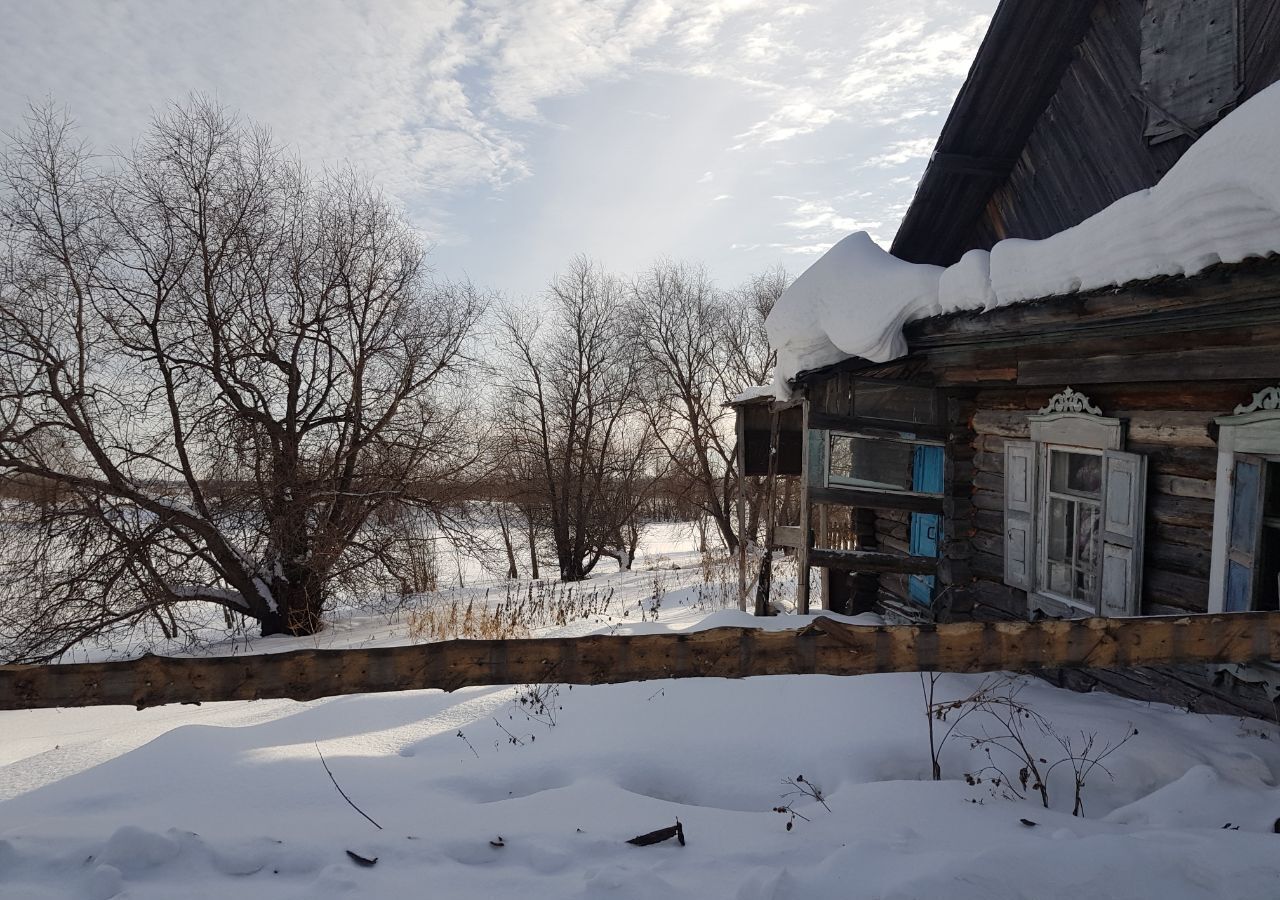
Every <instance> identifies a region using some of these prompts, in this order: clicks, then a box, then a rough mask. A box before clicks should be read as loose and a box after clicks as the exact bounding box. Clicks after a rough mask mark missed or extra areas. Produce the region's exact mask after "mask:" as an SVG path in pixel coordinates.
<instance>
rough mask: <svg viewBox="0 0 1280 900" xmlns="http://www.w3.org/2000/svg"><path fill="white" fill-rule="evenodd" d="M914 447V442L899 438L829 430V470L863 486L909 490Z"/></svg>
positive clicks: (835, 475) (839, 476)
mask: <svg viewBox="0 0 1280 900" xmlns="http://www.w3.org/2000/svg"><path fill="white" fill-rule="evenodd" d="M914 450H915V447H914V445H912V444H908V443H903V442H902V441H887V440H876V439H873V438H860V437H854V436H853V435H848V434H833V435H832V436H831V465H830V472H831V475H832V477H834V478H839V479H843V480H846V481H851V482H856V483H857V484H858V485H860V486H863V487H871V488H880V489H883V490H892V491H909V490H911V483H912V481H911V463H912V458H913V456H914Z"/></svg>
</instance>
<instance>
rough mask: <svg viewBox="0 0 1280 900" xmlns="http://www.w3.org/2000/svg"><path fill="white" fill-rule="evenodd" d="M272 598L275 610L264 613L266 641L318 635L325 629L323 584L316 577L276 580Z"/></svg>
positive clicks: (263, 624)
mask: <svg viewBox="0 0 1280 900" xmlns="http://www.w3.org/2000/svg"><path fill="white" fill-rule="evenodd" d="M271 595H272V597H273V599H274V600H275V609H267V610H265V611H264V612H263V615H262V619H261V621H262V636H263V637H269V636H271V635H273V634H287V635H289V636H290V637H301V636H304V635H308V634H316V633H317V632H319V631H320V630H321V629H323V628H324V596H323V591H322V589H321V580H320V579H319V578H317V577H316V576H314V575H310V576H304V577H301V578H297V579H295V580H293V581H289V580H286V579H283V578H278V579H275V580H274V581H273V583H272V590H271Z"/></svg>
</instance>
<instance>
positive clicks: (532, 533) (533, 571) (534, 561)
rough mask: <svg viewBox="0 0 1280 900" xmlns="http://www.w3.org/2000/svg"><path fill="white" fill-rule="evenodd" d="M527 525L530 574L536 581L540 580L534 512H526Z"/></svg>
mask: <svg viewBox="0 0 1280 900" xmlns="http://www.w3.org/2000/svg"><path fill="white" fill-rule="evenodd" d="M525 524H526V525H527V527H528V534H529V574H530V576H532V578H533V580H534V581H537V580H538V577H539V576H538V535H537V529H536V528H535V527H534V524H533V511H532V510H526V511H525Z"/></svg>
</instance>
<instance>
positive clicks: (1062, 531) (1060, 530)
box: [1049, 497, 1075, 564]
mask: <svg viewBox="0 0 1280 900" xmlns="http://www.w3.org/2000/svg"><path fill="white" fill-rule="evenodd" d="M1074 513H1075V504H1073V503H1072V502H1071V501H1070V500H1062V499H1060V498H1058V497H1053V498H1051V499H1050V500H1049V559H1050V560H1056V561H1058V562H1065V563H1068V564H1070V562H1071V533H1072V532H1073V531H1075V527H1074V521H1073V520H1074Z"/></svg>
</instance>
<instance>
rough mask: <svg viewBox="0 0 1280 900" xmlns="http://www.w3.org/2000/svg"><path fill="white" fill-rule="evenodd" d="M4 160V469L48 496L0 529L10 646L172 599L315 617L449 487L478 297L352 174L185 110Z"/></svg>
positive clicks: (0, 185)
mask: <svg viewBox="0 0 1280 900" xmlns="http://www.w3.org/2000/svg"><path fill="white" fill-rule="evenodd" d="M0 173H2V178H0V215H2V216H3V218H2V219H0V222H2V223H3V226H4V231H3V232H0V241H2V243H0V259H3V270H2V271H0V476H6V475H7V476H11V477H23V478H30V479H37V480H40V481H43V482H47V483H49V484H52V485H56V487H57V490H56V493H55V499H53V500H52V501H50V502H48V503H45V504H43V505H42V506H40V507H39V508H38V509H34V510H33V509H30V508H28V509H26V510H25V511H23V513H22V514H21V516H18V518H23V517H25V518H26V519H27V520H28V521H25V522H21V523H18V524H15V525H14V526H13V527H14V528H15V529H17V531H18V532H20V533H21V534H22V535H23V538H22V539H21V540H19V541H18V542H16V543H13V542H9V541H6V549H5V554H4V559H3V562H2V564H3V571H2V572H0V604H3V608H2V609H0V613H2V616H0V629H3V632H0V639H4V640H7V642H8V643H10V645H11V649H10V651H9V652H10V654H11V655H14V656H15V658H19V659H41V658H51V657H53V656H55V655H57V654H58V653H59V652H62V651H63V650H64V649H65V648H66V647H68V646H70V645H72V644H74V643H75V642H76V641H78V640H80V639H82V638H83V637H85V636H87V635H89V634H92V633H94V632H95V631H98V630H101V629H103V628H105V627H108V626H109V625H110V624H111V623H113V622H120V621H130V620H132V619H134V618H136V617H137V616H139V615H142V614H144V613H146V612H147V611H149V610H151V609H154V608H156V607H157V606H168V607H172V606H174V605H176V604H185V603H190V602H192V601H201V602H207V603H214V604H219V605H221V606H223V607H225V608H226V609H227V610H229V611H233V612H235V613H239V614H243V615H245V616H248V617H250V618H252V619H256V620H258V621H259V622H260V623H261V626H262V631H263V633H264V634H273V633H281V632H283V633H288V634H307V633H311V632H313V631H315V630H317V629H318V628H320V627H321V626H322V622H323V616H324V610H325V605H326V602H327V600H328V598H329V596H330V594H331V591H332V589H333V587H334V586H335V585H337V584H340V583H342V582H343V580H344V579H346V580H352V581H353V583H358V582H361V581H362V579H366V578H368V577H370V573H372V572H374V571H375V570H378V569H379V567H385V565H387V564H388V563H391V562H393V561H394V559H393V558H394V554H393V553H392V552H391V551H392V549H393V548H394V546H395V543H396V542H395V536H396V534H397V533H399V529H398V527H397V526H396V522H397V517H396V516H394V515H390V514H389V511H390V510H391V508H392V507H394V506H396V505H398V504H405V503H412V504H418V505H420V506H422V507H424V508H428V509H429V508H432V507H433V506H438V505H439V504H441V503H443V502H446V501H448V500H449V499H450V497H449V494H450V485H456V484H457V483H458V482H459V481H461V480H462V476H463V474H464V472H465V465H466V462H467V460H468V458H469V456H468V450H469V448H468V445H467V442H466V440H465V438H464V435H465V433H466V432H465V430H460V429H457V428H456V427H454V422H453V417H454V415H455V413H457V412H458V410H459V409H460V408H461V401H462V397H463V395H462V393H461V391H459V390H458V389H457V388H458V384H457V376H458V374H459V372H460V367H461V366H462V364H463V362H464V355H463V349H464V343H465V341H466V340H467V337H468V335H469V334H470V332H471V331H472V327H473V325H474V323H475V321H476V319H477V317H478V315H479V314H480V312H481V308H482V305H483V304H482V298H481V297H480V296H479V295H478V293H477V292H476V291H475V290H474V289H473V288H472V287H471V286H470V285H466V284H462V285H455V284H440V283H437V282H435V281H433V280H432V278H431V275H430V271H429V269H428V268H427V266H426V264H425V260H424V250H423V247H422V245H421V243H420V241H419V239H418V238H417V236H416V234H415V233H414V231H413V230H412V229H411V228H410V227H409V226H408V225H407V224H405V222H404V221H403V220H402V219H401V218H400V216H399V215H398V213H397V212H396V211H395V209H394V208H393V207H392V206H391V204H389V203H388V202H387V201H386V200H384V199H383V198H382V197H381V196H380V195H379V194H378V192H377V191H376V190H375V189H374V188H373V187H372V186H371V185H370V184H369V183H368V182H367V181H366V180H365V179H363V178H361V177H360V176H358V175H356V174H353V173H350V172H341V173H336V174H326V175H325V176H323V177H319V178H317V177H313V176H312V175H310V174H309V173H308V172H307V171H305V170H304V169H303V168H302V167H301V166H300V165H298V164H297V163H295V162H293V161H291V160H289V159H288V158H286V156H285V155H284V154H283V153H282V152H281V150H280V149H279V148H278V147H277V146H275V145H274V144H273V143H272V141H271V140H270V138H269V136H268V135H267V134H266V133H265V132H264V131H262V130H261V129H258V128H255V127H252V126H249V125H245V124H243V123H241V122H239V121H237V120H236V119H234V118H233V117H232V116H230V115H229V114H227V113H226V112H225V111H224V110H222V109H221V108H219V107H218V106H216V105H215V104H212V103H210V102H207V101H204V100H200V99H196V100H193V101H191V102H190V103H189V104H187V105H185V106H181V107H174V108H172V109H170V110H169V111H168V112H167V113H165V114H164V115H162V116H160V117H158V118H157V119H156V120H155V121H154V122H153V123H152V126H151V128H150V131H149V132H148V133H147V134H146V136H145V137H144V138H143V139H142V140H141V141H140V142H139V143H138V145H137V146H136V148H135V149H134V151H133V152H132V153H131V155H129V156H127V157H124V158H120V159H116V160H111V161H107V162H105V163H104V162H103V161H100V160H96V159H94V158H92V157H91V156H90V155H89V153H88V152H87V150H86V149H85V148H84V147H83V146H82V145H80V144H79V143H77V141H76V139H75V137H74V129H73V127H72V126H71V124H70V123H69V121H68V120H67V119H66V118H65V116H63V115H60V114H58V113H57V112H55V111H54V110H52V109H37V110H33V111H32V114H31V116H30V118H29V121H28V128H27V130H26V131H25V132H24V133H23V134H22V135H20V136H19V137H17V138H15V139H14V140H13V143H12V146H11V147H10V148H9V150H8V152H7V153H6V155H5V156H4V158H3V165H2V169H0ZM19 525H21V526H23V527H21V528H19V527H18V526H19ZM15 533H16V532H15ZM15 585H21V586H22V588H23V596H27V597H30V596H36V597H39V598H40V600H39V601H37V605H38V606H39V608H31V607H30V606H23V604H22V602H21V601H19V600H17V599H16V598H17V596H18V595H17V594H16V592H15V590H14V587H15Z"/></svg>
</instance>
